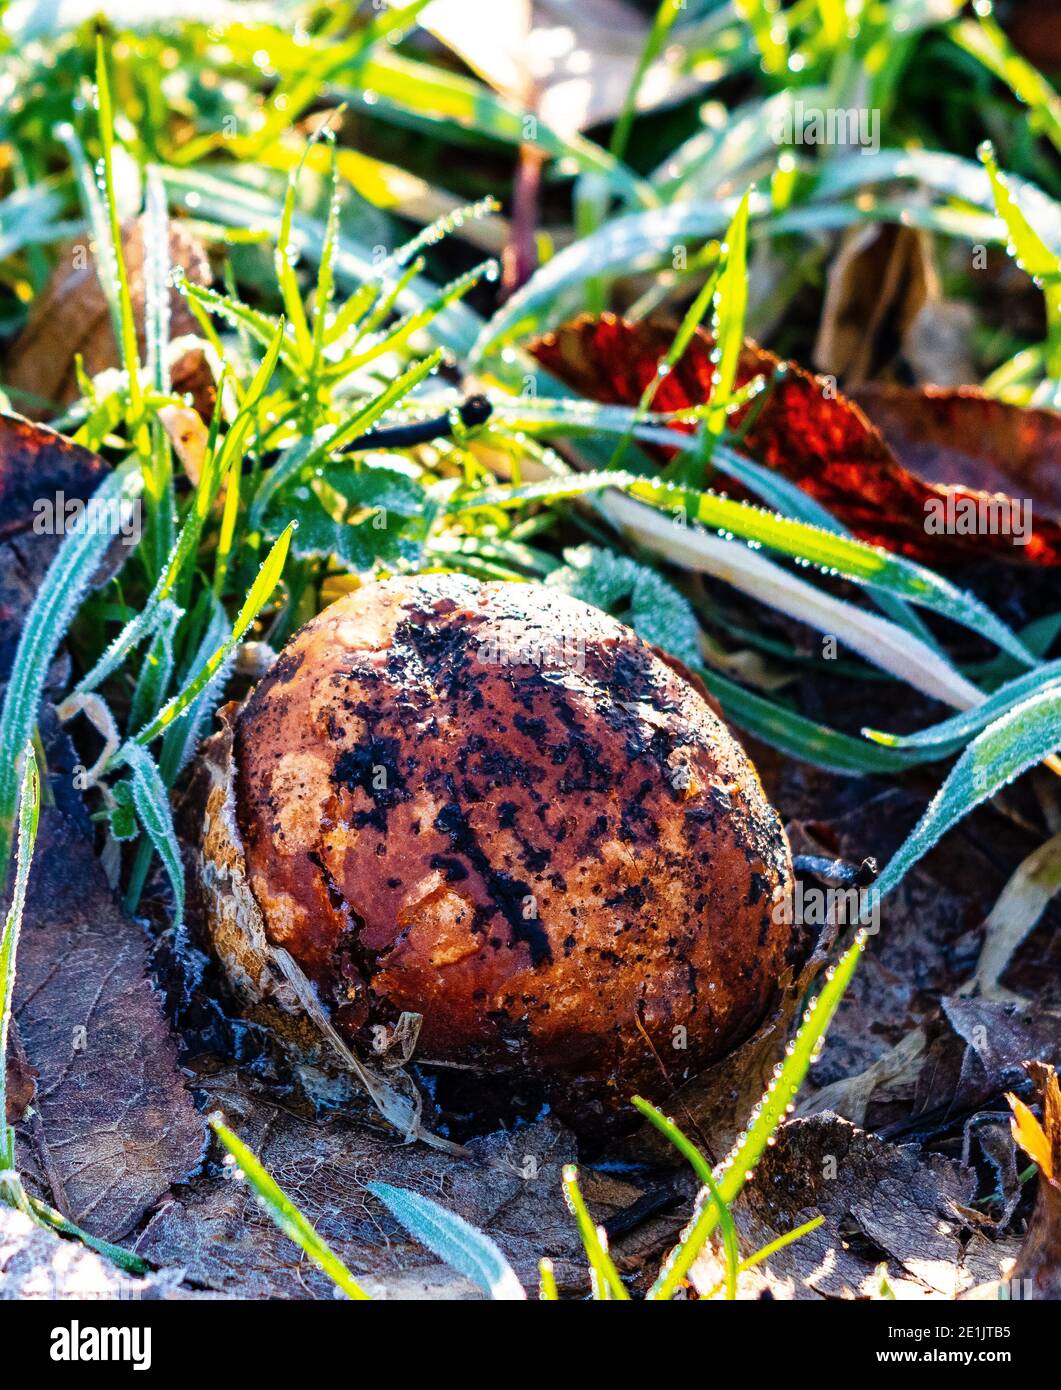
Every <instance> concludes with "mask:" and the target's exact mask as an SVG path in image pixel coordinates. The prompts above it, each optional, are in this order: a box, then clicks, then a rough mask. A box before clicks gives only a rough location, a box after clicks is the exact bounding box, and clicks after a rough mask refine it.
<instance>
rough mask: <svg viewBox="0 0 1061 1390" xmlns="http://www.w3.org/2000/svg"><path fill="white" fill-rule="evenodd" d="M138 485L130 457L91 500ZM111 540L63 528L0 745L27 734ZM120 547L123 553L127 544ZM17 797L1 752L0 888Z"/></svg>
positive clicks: (26, 632) (121, 495)
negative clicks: (54, 663)
mask: <svg viewBox="0 0 1061 1390" xmlns="http://www.w3.org/2000/svg"><path fill="white" fill-rule="evenodd" d="M142 490H143V475H142V474H141V472H140V470H139V468H138V467H137V464H136V460H135V459H129V460H128V461H127V462H126V463H124V464H122V465H121V466H120V467H119V468H116V469H115V470H114V471H113V472H112V473H111V474H109V475H108V476H107V477H106V478H105V479H104V480H103V482H102V483H101V484H100V486H99V487H98V488H97V489H96V491H95V493H94V494H93V500H94V501H98V502H99V503H100V504H101V505H102V507H103V509H104V510H103V513H102V514H103V515H106V514H107V508H109V507H110V506H112V505H121V503H122V502H132V501H135V499H136V498H138V497H139V496H140V493H141V491H142ZM97 532H99V533H98V534H97ZM113 541H114V537H113V536H111V535H108V534H106V533H104V532H103V531H101V530H100V528H93V527H84V528H82V529H81V530H78V531H74V532H69V531H68V532H67V534H66V535H65V537H64V538H63V541H62V544H61V545H60V547H59V550H58V551H57V553H56V555H55V558H54V559H53V560H52V562H51V564H50V565H49V566H48V570H47V572H46V574H45V576H44V579H43V580H42V581H41V585H40V588H39V589H38V590H37V595H36V598H35V599H34V600H33V603H32V604H31V605H30V609H29V612H28V613H27V614H26V617H25V621H24V622H23V624H22V631H21V633H20V634H19V640H18V646H17V648H16V649H15V657H14V661H13V663H12V667H11V675H10V677H9V678H8V683H7V689H6V691H5V692H4V701H3V708H2V711H0V748H3V749H5V750H10V749H13V748H21V747H22V746H23V745H24V744H25V742H26V740H27V739H28V738H29V737H30V736H31V735H32V733H33V730H34V728H35V727H36V723H37V708H38V706H39V704H40V700H41V695H42V694H43V692H44V682H45V678H46V677H47V674H48V667H49V666H50V665H51V662H52V658H53V657H54V656H55V653H56V651H57V650H58V648H59V644H60V642H62V640H63V637H64V636H65V635H66V631H67V628H69V626H70V624H71V622H72V621H73V618H74V615H75V614H76V612H77V610H78V608H79V607H80V606H81V600H82V599H83V598H84V595H85V592H86V590H87V589H88V586H89V584H90V583H91V580H92V577H93V575H94V574H95V573H96V572H97V571H98V569H99V567H100V565H101V563H102V562H103V558H104V556H105V555H106V554H107V552H108V550H109V549H110V547H111V546H112V544H113ZM121 549H122V550H123V551H126V552H128V547H121ZM123 558H127V554H126V556H124V557H123ZM17 796H18V781H17V776H16V773H15V768H14V759H13V758H12V757H10V756H5V757H3V758H0V888H2V883H3V880H4V875H5V874H6V865H7V859H8V855H9V853H10V847H11V838H10V837H11V832H12V830H13V827H14V818H15V804H16V801H17Z"/></svg>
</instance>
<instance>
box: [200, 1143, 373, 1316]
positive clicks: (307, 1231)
mask: <svg viewBox="0 0 1061 1390" xmlns="http://www.w3.org/2000/svg"><path fill="white" fill-rule="evenodd" d="M210 1128H211V1129H212V1130H213V1131H214V1133H215V1134H216V1135H217V1137H218V1138H219V1139H220V1140H221V1142H222V1144H224V1146H225V1148H226V1149H227V1150H228V1152H229V1153H230V1154H231V1155H232V1157H233V1159H234V1160H235V1162H236V1164H237V1165H238V1171H239V1172H240V1173H242V1174H243V1176H244V1177H245V1178H246V1180H247V1183H248V1184H249V1186H250V1188H251V1191H252V1192H253V1193H254V1195H255V1197H256V1198H257V1199H258V1201H259V1203H260V1204H261V1206H262V1208H263V1210H264V1211H265V1212H266V1213H267V1214H268V1215H269V1217H271V1219H272V1221H273V1222H274V1223H275V1225H276V1226H277V1228H278V1229H279V1230H281V1231H282V1232H283V1233H284V1235H285V1236H287V1238H288V1240H293V1241H294V1242H295V1244H296V1245H297V1246H298V1247H299V1249H300V1250H303V1251H304V1252H305V1253H306V1254H307V1255H308V1256H309V1258H310V1259H311V1260H312V1261H313V1263H314V1264H315V1265H316V1266H317V1268H318V1269H319V1270H321V1271H322V1272H323V1273H324V1274H327V1276H328V1278H329V1279H331V1280H332V1282H333V1283H334V1284H335V1285H336V1286H337V1287H338V1288H340V1289H342V1291H343V1293H345V1294H346V1296H347V1297H348V1298H352V1299H354V1301H355V1302H364V1301H367V1300H368V1298H369V1295H368V1294H367V1293H366V1292H365V1291H364V1289H363V1288H362V1287H361V1285H360V1284H359V1283H358V1282H357V1280H356V1279H355V1278H354V1276H353V1275H352V1274H351V1273H350V1271H349V1270H348V1269H347V1267H346V1265H345V1264H343V1262H342V1260H340V1258H339V1256H338V1255H336V1254H335V1252H334V1251H333V1250H332V1248H331V1246H329V1245H328V1244H327V1243H326V1242H325V1241H324V1240H322V1239H321V1237H320V1236H319V1235H318V1234H317V1232H316V1231H315V1230H314V1229H313V1227H312V1226H311V1225H310V1223H309V1221H308V1220H307V1219H306V1217H304V1216H303V1215H302V1213H301V1212H300V1211H299V1209H298V1207H296V1206H295V1204H294V1202H292V1200H291V1198H290V1197H289V1196H288V1195H287V1193H286V1192H284V1191H283V1189H282V1188H280V1187H279V1186H278V1185H277V1183H276V1182H275V1181H274V1180H273V1179H272V1178H271V1177H270V1175H269V1174H268V1173H267V1172H266V1170H265V1169H264V1168H263V1167H262V1165H261V1164H260V1163H259V1162H258V1160H257V1158H255V1156H254V1154H253V1153H251V1151H250V1149H248V1148H247V1146H246V1144H244V1143H243V1141H242V1140H241V1139H239V1138H237V1137H236V1135H235V1134H233V1132H232V1130H230V1129H229V1128H228V1126H227V1125H224V1124H222V1122H221V1120H220V1119H219V1118H218V1117H217V1116H216V1115H212V1116H211V1117H210Z"/></svg>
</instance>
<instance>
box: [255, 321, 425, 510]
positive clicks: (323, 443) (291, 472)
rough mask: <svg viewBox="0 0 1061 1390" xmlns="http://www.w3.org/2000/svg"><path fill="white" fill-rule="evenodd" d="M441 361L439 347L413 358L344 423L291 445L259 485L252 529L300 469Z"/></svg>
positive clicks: (364, 425)
mask: <svg viewBox="0 0 1061 1390" xmlns="http://www.w3.org/2000/svg"><path fill="white" fill-rule="evenodd" d="M441 361H442V350H441V348H439V349H438V350H436V351H435V352H433V353H431V354H430V355H429V356H427V357H425V358H424V359H423V360H422V361H420V362H414V363H413V365H412V366H411V367H409V368H408V369H407V370H406V371H404V372H402V373H401V375H400V376H398V377H396V378H395V379H394V380H393V381H392V382H390V383H389V384H388V385H387V386H385V387H384V388H383V389H382V390H381V391H380V392H379V393H378V394H377V395H375V396H373V397H372V398H371V400H369V401H367V402H365V403H363V404H362V405H361V406H360V407H359V408H358V409H357V410H356V411H355V412H354V414H353V415H352V416H351V417H350V419H349V420H347V421H345V422H344V423H343V424H342V425H339V426H338V427H337V428H336V429H334V430H319V431H318V432H317V434H316V435H315V436H314V437H313V438H312V439H304V440H302V441H300V442H299V443H298V444H295V445H293V446H292V447H291V448H290V449H288V450H287V451H286V453H285V455H284V457H283V458H282V459H280V460H279V461H278V462H277V463H275V464H274V465H273V467H272V468H270V469H269V471H268V473H266V475H265V476H264V478H263V479H262V481H261V483H260V484H259V486H258V490H257V492H256V493H255V495H254V500H253V502H252V503H251V509H250V527H251V530H252V531H258V530H260V529H261V526H262V523H263V522H264V519H265V515H266V512H267V511H268V508H269V504H270V502H271V501H272V499H273V498H274V497H275V496H277V494H278V493H279V492H280V491H281V489H282V488H283V487H284V486H285V485H286V484H287V483H288V482H290V480H291V479H292V478H293V477H294V476H295V475H296V474H297V473H299V472H301V471H302V469H303V468H313V467H316V466H317V465H318V464H320V463H323V462H324V460H325V459H326V458H327V457H328V455H329V454H330V453H332V452H334V451H335V450H337V449H341V448H343V446H344V445H346V444H348V443H349V442H350V441H351V440H353V439H356V438H357V436H358V435H360V434H364V433H365V432H366V431H367V430H369V429H371V428H372V426H373V425H374V424H375V423H376V422H377V421H378V420H380V419H381V418H382V417H383V416H384V415H385V414H386V413H387V411H388V410H391V409H392V408H393V407H394V406H395V405H397V404H398V402H399V401H401V400H402V399H403V398H404V397H405V396H407V395H408V394H409V392H410V391H412V390H414V389H415V387H417V386H418V385H419V384H420V383H421V382H422V381H425V380H426V379H427V377H429V376H430V375H431V374H432V372H434V371H435V370H437V368H438V365H439V363H440V362H441Z"/></svg>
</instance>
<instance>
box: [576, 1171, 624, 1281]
mask: <svg viewBox="0 0 1061 1390" xmlns="http://www.w3.org/2000/svg"><path fill="white" fill-rule="evenodd" d="M563 1184H564V1199H565V1201H566V1202H567V1205H568V1207H569V1209H570V1211H571V1213H572V1215H573V1216H574V1218H575V1221H576V1222H577V1223H578V1233H579V1235H580V1236H581V1237H582V1244H583V1246H584V1247H585V1251H586V1258H587V1259H588V1260H589V1268H590V1275H591V1278H592V1281H593V1296H594V1298H595V1299H599V1300H601V1301H604V1302H607V1301H609V1300H613V1299H614V1300H618V1301H620V1302H628V1301H629V1299H630V1295H629V1294H628V1293H627V1291H626V1285H625V1284H624V1283H623V1281H622V1279H621V1278H620V1275H619V1271H618V1270H617V1269H616V1268H615V1263H614V1261H613V1260H612V1257H611V1256H610V1255H609V1254H608V1252H607V1250H606V1249H605V1248H604V1242H603V1240H602V1239H601V1234H600V1232H599V1231H598V1230H597V1227H596V1225H595V1224H594V1221H593V1218H592V1217H591V1216H590V1214H589V1211H588V1210H587V1208H586V1203H585V1201H584V1199H583V1196H582V1192H581V1190H580V1189H579V1185H578V1169H577V1168H576V1167H575V1165H574V1164H573V1163H568V1164H566V1165H565V1167H564V1172H563Z"/></svg>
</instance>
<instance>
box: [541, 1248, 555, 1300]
mask: <svg viewBox="0 0 1061 1390" xmlns="http://www.w3.org/2000/svg"><path fill="white" fill-rule="evenodd" d="M559 1298H560V1291H559V1289H557V1287H556V1275H555V1274H554V1273H553V1262H552V1260H549V1259H541V1260H539V1261H538V1300H539V1302H541V1303H556V1302H557V1301H558V1300H559Z"/></svg>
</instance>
